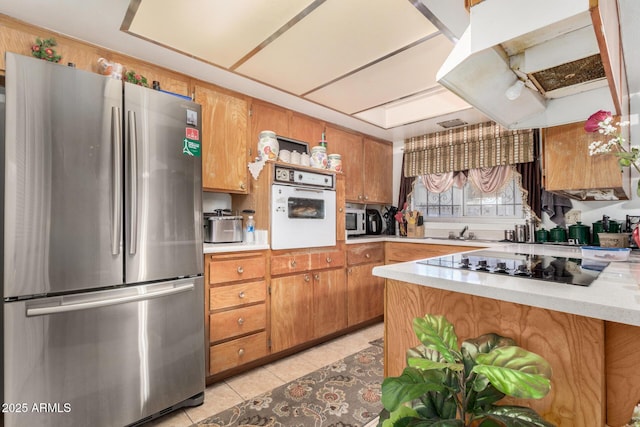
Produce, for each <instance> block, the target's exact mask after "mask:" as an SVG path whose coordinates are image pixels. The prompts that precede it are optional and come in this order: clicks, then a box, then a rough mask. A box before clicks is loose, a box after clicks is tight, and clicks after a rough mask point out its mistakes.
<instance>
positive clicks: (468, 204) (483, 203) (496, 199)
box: [411, 174, 524, 219]
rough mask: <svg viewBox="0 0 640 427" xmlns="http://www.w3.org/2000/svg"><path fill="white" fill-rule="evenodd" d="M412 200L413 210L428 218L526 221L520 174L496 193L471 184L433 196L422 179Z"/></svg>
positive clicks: (416, 182)
mask: <svg viewBox="0 0 640 427" xmlns="http://www.w3.org/2000/svg"><path fill="white" fill-rule="evenodd" d="M411 196H412V198H411V204H412V208H413V209H415V210H419V211H421V212H422V214H423V215H424V217H425V218H427V217H431V218H434V217H436V218H437V217H440V218H452V217H474V218H494V219H495V218H505V219H506V218H524V206H523V203H522V190H521V188H520V176H519V175H518V174H513V175H512V178H511V179H510V180H509V181H508V182H507V183H506V184H505V185H504V186H503V188H502V189H500V190H498V191H496V192H494V193H482V192H481V191H480V190H479V189H477V188H476V187H475V186H474V185H473V184H471V183H470V182H469V181H467V183H466V184H465V185H464V187H463V188H461V189H460V188H457V187H455V186H453V187H451V188H450V189H449V190H447V191H445V192H443V193H433V192H430V191H428V190H427V189H426V188H425V187H424V185H423V184H422V180H421V179H419V178H418V179H416V180H415V183H414V185H413V193H412V195H411Z"/></svg>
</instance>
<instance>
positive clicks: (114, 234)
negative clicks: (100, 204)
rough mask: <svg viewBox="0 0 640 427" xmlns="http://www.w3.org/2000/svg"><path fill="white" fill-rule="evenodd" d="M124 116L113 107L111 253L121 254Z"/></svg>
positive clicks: (118, 109)
mask: <svg viewBox="0 0 640 427" xmlns="http://www.w3.org/2000/svg"><path fill="white" fill-rule="evenodd" d="M121 120H122V118H121V116H120V108H118V107H111V139H112V142H113V159H112V161H113V163H112V167H111V173H112V174H113V175H112V177H111V179H112V188H111V191H112V192H113V194H112V195H111V200H112V209H113V211H112V221H113V227H112V229H111V254H112V255H118V254H120V236H121V234H122V214H121V211H122V189H121V184H120V177H121V175H122V171H121V164H122V126H121V125H122V122H121Z"/></svg>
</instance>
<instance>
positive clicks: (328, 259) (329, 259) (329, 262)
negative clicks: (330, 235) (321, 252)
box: [327, 256, 332, 264]
mask: <svg viewBox="0 0 640 427" xmlns="http://www.w3.org/2000/svg"><path fill="white" fill-rule="evenodd" d="M331 261H332V259H331V257H330V256H328V257H327V264H331Z"/></svg>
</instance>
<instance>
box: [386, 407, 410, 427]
mask: <svg viewBox="0 0 640 427" xmlns="http://www.w3.org/2000/svg"><path fill="white" fill-rule="evenodd" d="M417 415H418V414H417V413H416V411H414V410H413V409H412V408H411V407H409V406H405V405H401V406H400V407H399V408H398V409H396V410H395V411H393V412H391V413H390V414H389V417H388V418H386V419H385V420H384V421H383V422H382V427H405V426H409V425H411V422H412V421H413V420H415V419H416V417H417Z"/></svg>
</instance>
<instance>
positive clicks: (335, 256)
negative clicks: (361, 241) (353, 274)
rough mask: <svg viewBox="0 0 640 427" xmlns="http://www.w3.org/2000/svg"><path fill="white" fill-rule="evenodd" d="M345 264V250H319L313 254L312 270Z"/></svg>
mask: <svg viewBox="0 0 640 427" xmlns="http://www.w3.org/2000/svg"><path fill="white" fill-rule="evenodd" d="M343 266H344V252H343V251H330V252H317V253H312V254H311V262H310V270H318V269H320V268H332V267H343Z"/></svg>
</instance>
